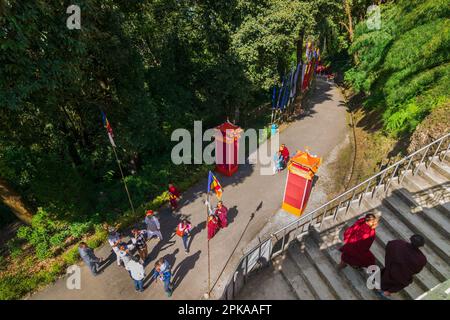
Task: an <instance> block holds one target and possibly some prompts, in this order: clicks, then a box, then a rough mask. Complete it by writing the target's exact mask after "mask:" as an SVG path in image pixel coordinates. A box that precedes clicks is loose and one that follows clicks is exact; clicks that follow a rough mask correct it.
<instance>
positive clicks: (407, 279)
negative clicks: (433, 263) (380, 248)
mask: <svg viewBox="0 0 450 320" xmlns="http://www.w3.org/2000/svg"><path fill="white" fill-rule="evenodd" d="M424 244H425V241H424V239H423V237H422V236H421V235H418V234H415V235H413V236H412V237H411V238H410V242H406V241H403V240H392V241H389V242H388V244H387V245H386V257H385V262H384V264H385V266H384V269H383V270H382V271H381V290H383V291H384V292H383V294H384V295H385V296H390V295H391V293H394V292H398V291H400V290H402V289H403V288H405V287H407V286H409V285H410V284H411V282H412V281H413V275H415V274H417V273H419V272H420V271H421V270H422V269H423V267H425V265H426V264H427V258H426V257H425V255H424V254H423V253H422V251H420V249H419V248H420V247H422V246H423V245H424Z"/></svg>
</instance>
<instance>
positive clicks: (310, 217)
mask: <svg viewBox="0 0 450 320" xmlns="http://www.w3.org/2000/svg"><path fill="white" fill-rule="evenodd" d="M449 137H450V132H449V133H447V134H445V135H444V136H442V137H440V138H438V139H436V140H435V141H433V142H431V143H429V144H427V145H426V146H424V147H422V148H420V149H419V150H417V151H415V152H413V153H411V154H410V155H408V156H406V157H404V158H402V159H401V160H399V161H397V162H395V163H393V164H391V165H389V166H387V167H386V168H384V169H383V170H381V171H380V172H378V173H377V174H375V175H373V176H371V177H369V178H367V179H366V180H364V181H363V182H361V183H359V184H357V185H356V186H354V187H352V188H351V189H349V190H347V191H345V192H343V193H342V194H340V195H338V196H337V197H335V198H333V199H332V200H330V201H328V202H326V203H325V204H323V205H321V206H320V207H318V208H316V209H314V210H313V211H311V212H308V213H307V214H304V215H302V216H301V217H300V218H299V219H297V220H294V221H292V222H290V223H289V224H287V225H286V226H284V227H283V228H281V229H279V230H277V231H275V232H274V233H271V234H270V236H269V237H268V238H266V239H264V241H262V242H260V243H259V244H258V245H256V246H255V247H253V248H252V249H251V250H249V251H248V252H247V253H246V254H244V255H243V256H242V258H241V259H240V261H239V263H238V266H237V268H236V270H235V272H234V273H233V277H232V279H231V281H232V282H233V283H232V285H233V294H232V295H233V297H234V295H235V292H234V291H235V289H234V288H235V283H234V281H235V280H236V277H235V275H236V273H237V272H238V269H239V268H240V267H242V264H243V262H245V268H244V270H245V273H244V283H245V281H246V278H247V274H248V272H249V268H248V261H249V256H250V255H251V254H253V253H254V252H255V251H256V250H259V257H261V246H262V245H263V244H265V243H267V241H271V240H272V239H274V238H275V239H277V240H278V235H279V234H281V233H282V243H281V250H279V251H277V252H275V253H274V252H273V251H272V249H271V251H270V253H269V258H270V259H272V258H273V257H274V255H277V254H279V253H281V252H283V251H284V250H285V248H286V247H287V246H286V245H287V244H289V242H290V241H286V236H287V234H288V233H289V232H292V231H297V230H299V229H300V228H302V229H301V230H302V232H303V233H304V232H308V231H303V228H304V227H305V226H306V225H307V224H308V223H309V225H310V226H311V225H312V224H313V221H314V219H316V221H319V220H320V225H319V230H321V228H322V224H323V221H324V219H325V215H326V214H327V213H328V212H333V211H334V213H333V215H332V216H333V219H334V220H336V218H337V216H338V214H339V211H340V209H343V207H341V206H342V204H346V205H345V212H347V211H348V210H349V207H350V206H351V203H352V202H353V201H357V202H358V203H359V205H361V202H362V199H363V198H364V196H365V195H366V194H367V193H371V197H372V198H373V196H374V195H375V193H376V191H377V190H378V189H379V187H380V186H381V185H382V184H383V179H384V178H385V177H386V176H388V175H387V173H388V172H389V171H390V170H392V169H394V170H393V172H392V173H391V174H390V176H389V178H388V181H387V182H386V184H385V186H384V188H385V190H384V192H385V193H386V194H387V192H388V191H389V186H390V185H391V182H392V180H393V179H394V178H395V177H398V182H399V183H401V181H402V179H403V178H404V176H405V174H406V173H407V172H408V170H409V168H410V166H411V164H413V158H414V157H415V156H416V155H418V154H420V153H421V152H423V151H424V150H425V152H424V154H423V156H422V157H421V159H420V161H419V162H418V163H417V165H416V168H414V169H413V170H412V173H413V175H414V174H416V173H417V171H418V169H419V167H420V166H421V165H422V164H423V163H424V162H425V166H426V167H428V166H427V165H426V161H427V154H428V151H429V150H430V149H431V147H432V146H434V145H436V144H437V143H439V144H438V146H437V148H436V150H435V151H434V152H432V154H433V155H432V156H431V161H430V164H429V165H431V162H432V161H433V160H434V158H435V157H436V155H438V157H439V156H442V158H440V160H441V161H443V160H444V159H445V158H446V156H447V153H448V151H449V149H450V143H449V144H448V146H447V148H446V149H445V151H443V150H441V153H442V152H443V154H440V153H439V149H440V148H441V145H442V144H443V142H444V140H446V139H447V138H449ZM406 161H408V164H407V165H406V168H405V170H404V171H403V172H402V173H400V171H401V170H400V167H401V165H402V164H404V163H406ZM378 178H380V181H378V183H377V184H376V185H375V187H374V188H373V190H371V191H369V190H370V185H371V183H372V182H373V181H376V180H377V179H378ZM363 186H364V188H362V189H361V191H359V192H358V191H357V190H358V189H359V188H361V187H363ZM350 195H351V196H350ZM347 201H348V203H347ZM333 204H334V205H333ZM327 208H328V209H327ZM321 210H323V212H322V213H321V214H319V215H318V216H316V217H314V215H315V214H316V213H319V212H320V211H321ZM294 226H295V227H294ZM289 229H291V230H289ZM292 240H293V239H292ZM270 259H269V260H270ZM250 271H251V270H250ZM229 285H230V283H229V284H228V285H227V286H226V288H225V295H226V294H227V290H228V287H229Z"/></svg>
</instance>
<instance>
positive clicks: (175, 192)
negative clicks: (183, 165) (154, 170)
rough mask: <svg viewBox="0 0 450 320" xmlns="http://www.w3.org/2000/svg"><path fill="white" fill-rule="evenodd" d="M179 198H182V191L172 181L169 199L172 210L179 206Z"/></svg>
mask: <svg viewBox="0 0 450 320" xmlns="http://www.w3.org/2000/svg"><path fill="white" fill-rule="evenodd" d="M178 198H180V192H179V191H178V189H177V188H176V187H175V186H174V185H173V184H172V183H169V201H170V206H171V207H172V210H175V209H176V208H177V207H178V201H177V199H178Z"/></svg>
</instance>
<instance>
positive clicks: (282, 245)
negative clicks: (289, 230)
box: [281, 229, 286, 252]
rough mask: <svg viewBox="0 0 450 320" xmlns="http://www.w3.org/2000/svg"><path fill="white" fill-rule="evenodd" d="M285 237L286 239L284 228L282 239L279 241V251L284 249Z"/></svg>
mask: <svg viewBox="0 0 450 320" xmlns="http://www.w3.org/2000/svg"><path fill="white" fill-rule="evenodd" d="M285 239H286V229H284V230H283V240H282V242H281V252H283V251H284V242H285Z"/></svg>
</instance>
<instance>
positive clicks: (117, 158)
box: [112, 146, 136, 215]
mask: <svg viewBox="0 0 450 320" xmlns="http://www.w3.org/2000/svg"><path fill="white" fill-rule="evenodd" d="M112 149H113V151H114V155H115V156H116V161H117V165H118V166H119V170H120V175H121V176H122V181H123V185H124V186H125V191H126V193H127V196H128V201H129V202H130V206H131V211H132V212H133V215H136V214H135V212H134V206H133V201H131V196H130V192H129V191H128V187H127V183H126V182H125V177H124V175H123V171H122V166H121V165H120V161H119V157H118V156H117V152H116V148H115V147H114V146H113V147H112Z"/></svg>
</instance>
